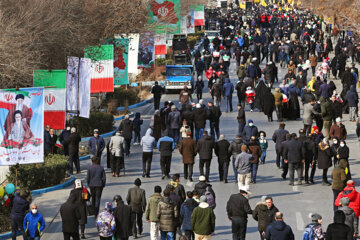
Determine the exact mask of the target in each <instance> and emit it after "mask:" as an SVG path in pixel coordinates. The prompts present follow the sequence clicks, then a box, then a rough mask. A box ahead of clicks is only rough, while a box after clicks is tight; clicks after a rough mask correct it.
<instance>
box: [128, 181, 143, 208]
mask: <svg viewBox="0 0 360 240" xmlns="http://www.w3.org/2000/svg"><path fill="white" fill-rule="evenodd" d="M126 202H127V203H128V205H130V207H131V210H132V211H133V212H135V213H143V212H145V208H146V199H145V190H144V189H142V188H140V187H138V186H134V187H132V188H130V189H129V190H128V194H127V196H126Z"/></svg>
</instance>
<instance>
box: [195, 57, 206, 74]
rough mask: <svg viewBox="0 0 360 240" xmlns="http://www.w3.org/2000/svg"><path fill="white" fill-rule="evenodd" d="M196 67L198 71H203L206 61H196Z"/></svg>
mask: <svg viewBox="0 0 360 240" xmlns="http://www.w3.org/2000/svg"><path fill="white" fill-rule="evenodd" d="M195 68H196V71H198V72H202V71H204V69H205V63H204V62H203V61H201V60H200V61H196V63H195Z"/></svg>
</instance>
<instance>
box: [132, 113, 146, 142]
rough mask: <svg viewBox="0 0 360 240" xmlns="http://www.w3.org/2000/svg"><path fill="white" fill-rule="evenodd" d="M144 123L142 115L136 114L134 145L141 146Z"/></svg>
mask: <svg viewBox="0 0 360 240" xmlns="http://www.w3.org/2000/svg"><path fill="white" fill-rule="evenodd" d="M143 123H144V120H143V119H142V118H141V114H140V113H139V112H137V113H135V118H134V120H133V128H134V145H139V144H140V133H141V125H142V124H143Z"/></svg>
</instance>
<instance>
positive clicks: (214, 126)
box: [210, 122, 220, 141]
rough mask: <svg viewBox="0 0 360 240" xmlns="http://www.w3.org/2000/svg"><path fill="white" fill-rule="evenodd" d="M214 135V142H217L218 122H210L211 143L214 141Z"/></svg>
mask: <svg viewBox="0 0 360 240" xmlns="http://www.w3.org/2000/svg"><path fill="white" fill-rule="evenodd" d="M215 134H216V140H218V139H219V137H220V129H219V122H210V135H211V138H212V140H213V141H215Z"/></svg>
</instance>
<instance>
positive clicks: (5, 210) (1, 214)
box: [0, 206, 11, 233]
mask: <svg viewBox="0 0 360 240" xmlns="http://www.w3.org/2000/svg"><path fill="white" fill-rule="evenodd" d="M10 213H11V208H10V207H4V206H0V233H2V232H8V231H11V225H10V223H11V222H10Z"/></svg>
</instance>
